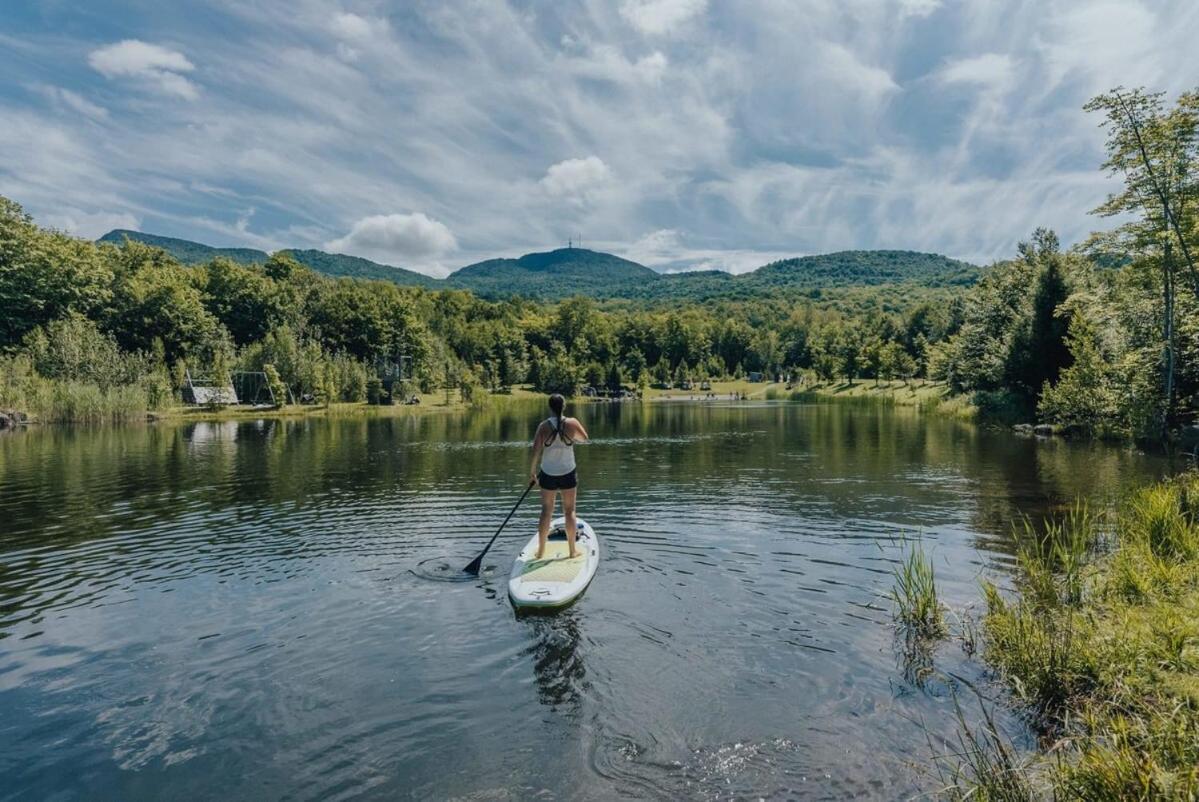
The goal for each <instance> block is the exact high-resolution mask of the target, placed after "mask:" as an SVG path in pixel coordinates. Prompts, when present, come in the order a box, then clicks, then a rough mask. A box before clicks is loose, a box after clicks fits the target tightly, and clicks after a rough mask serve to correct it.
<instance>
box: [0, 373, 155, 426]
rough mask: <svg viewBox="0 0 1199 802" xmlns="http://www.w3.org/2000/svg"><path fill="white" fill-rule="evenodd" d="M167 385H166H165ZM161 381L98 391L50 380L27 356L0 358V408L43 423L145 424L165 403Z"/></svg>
mask: <svg viewBox="0 0 1199 802" xmlns="http://www.w3.org/2000/svg"><path fill="white" fill-rule="evenodd" d="M164 385H165V386H164ZM170 395H171V389H170V385H169V383H168V382H167V380H166V378H165V377H159V376H148V377H145V378H143V380H142V381H140V382H137V383H132V384H113V385H110V386H107V387H102V386H100V385H99V384H96V383H94V382H88V381H76V380H71V379H50V378H46V377H45V376H42V375H40V374H39V373H38V372H37V371H35V370H34V369H33V367H32V365H31V364H30V361H29V360H28V359H27V358H25V357H10V358H7V359H0V408H5V409H17V410H20V411H22V412H26V413H28V414H30V415H32V416H33V418H34V419H35V420H38V421H41V422H43V423H112V422H120V421H130V420H139V419H143V418H145V416H146V412H147V411H149V410H154V409H160V408H162V407H163V406H165V405H166V404H167V403H169V399H170Z"/></svg>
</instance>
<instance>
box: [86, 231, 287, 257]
mask: <svg viewBox="0 0 1199 802" xmlns="http://www.w3.org/2000/svg"><path fill="white" fill-rule="evenodd" d="M126 239H131V240H133V241H134V242H144V243H145V244H147V245H153V246H154V247H155V248H162V249H163V250H164V251H166V252H167V253H169V254H170V255H171V256H173V257H175V258H176V259H178V260H179V261H180V262H182V263H183V264H185V265H198V264H200V263H202V262H210V261H212V260H213V259H215V258H217V257H218V256H223V257H225V258H226V259H230V260H232V261H234V262H241V263H242V264H244V265H252V264H262V263H263V262H265V261H266V260H267V257H268V256H269V254H268V253H266V252H265V251H258V250H254V249H253V248H214V247H212V246H211V245H201V244H200V243H198V242H192V241H191V240H186V239H175V238H174V237H160V236H158V235H157V234H143V233H142V232H140V231H129V230H127V229H124V228H117V229H114V230H112V231H109V232H108V233H107V234H105V235H104V236H103V237H100V239H98V240H97V242H111V243H113V244H114V245H120V244H121V243H123V242H124V241H125V240H126Z"/></svg>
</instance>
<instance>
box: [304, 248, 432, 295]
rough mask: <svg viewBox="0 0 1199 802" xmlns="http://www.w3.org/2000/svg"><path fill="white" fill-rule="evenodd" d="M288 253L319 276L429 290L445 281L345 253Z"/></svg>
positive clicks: (306, 251)
mask: <svg viewBox="0 0 1199 802" xmlns="http://www.w3.org/2000/svg"><path fill="white" fill-rule="evenodd" d="M285 253H289V254H291V257H292V258H293V259H295V260H296V261H297V262H299V263H300V264H302V265H304V266H305V267H310V268H312V269H313V270H315V271H316V272H318V273H324V274H325V275H327V276H349V277H350V278H369V279H374V280H376V281H394V282H395V283H396V284H403V285H404V286H413V287H426V288H431V289H436V288H437V287H440V286H442V284H443V282H441V281H438V280H437V279H435V278H433V277H432V276H426V275H425V274H424V273H417V272H416V271H415V270H405V269H404V268H402V267H392V266H391V265H381V264H379V263H378V262H372V261H371V260H370V259H363V258H361V257H359V256H346V255H345V254H343V253H326V252H324V251H314V250H305V251H297V250H292V249H288V250H287V251H285Z"/></svg>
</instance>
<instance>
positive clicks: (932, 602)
mask: <svg viewBox="0 0 1199 802" xmlns="http://www.w3.org/2000/svg"><path fill="white" fill-rule="evenodd" d="M891 598H892V600H893V601H894V603H895V618H896V620H897V621H899V623H900V624H901V625H902V626H903V628H904V629H905V631H906V632H907V633H908V634H910V635H915V636H918V637H921V638H939V637H941V636H943V635H945V633H946V627H945V611H944V606H943V605H942V604H941V600H940V598H938V596H937V580H936V574H935V572H934V570H933V562H932V559H931V558H930V557H928V556H926V555H925V553H924V549H923V547H922V546H921V545H920V544H919V543H915V544H914V545H913V546H912V547H911V549H909V550H908V552H907V556H906V557H905V558H904V561H903V562H902V563H901V564H900V566H899V567H898V568H896V569H895V584H894V586H893V587H892V589H891Z"/></svg>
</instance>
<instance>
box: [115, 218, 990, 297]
mask: <svg viewBox="0 0 1199 802" xmlns="http://www.w3.org/2000/svg"><path fill="white" fill-rule="evenodd" d="M126 237H128V238H129V239H131V240H136V241H138V242H144V243H146V244H148V245H154V246H156V247H159V248H162V249H163V250H165V251H167V252H168V253H170V254H171V255H172V256H174V257H175V258H176V259H178V260H179V261H180V262H183V263H184V264H199V263H202V262H207V261H209V260H211V259H213V258H215V257H218V256H223V257H225V258H227V259H232V260H234V261H236V262H241V263H243V264H256V263H257V264H260V263H262V262H264V261H266V259H267V258H268V255H267V254H266V253H265V252H263V251H259V250H254V249H252V248H213V247H211V246H208V245H202V244H200V243H198V242H191V241H190V240H184V239H175V238H173V237H160V236H156V235H154V234H143V233H142V232H140V231H126V230H124V229H117V230H116V231H110V232H108V233H107V234H105V235H104V236H103V237H101V238H100V241H101V242H115V243H118V244H119V243H121V242H123V241H124V240H125V238H126ZM287 253H290V254H291V255H292V257H294V258H295V260H296V261H297V262H299V263H300V264H303V265H305V266H307V267H310V268H312V269H313V270H316V271H317V272H319V273H324V274H326V275H329V276H350V277H353V278H365V279H380V280H384V281H391V282H394V283H396V284H400V285H403V286H414V287H426V288H429V289H465V290H470V291H471V292H473V293H475V294H476V295H478V296H480V297H483V298H503V297H508V296H512V295H521V296H524V297H526V298H537V299H543V300H552V299H556V298H563V297H567V296H570V295H589V296H591V297H593V298H600V299H627V300H631V301H648V302H664V301H665V302H669V301H676V300H677V301H707V300H716V299H721V300H729V299H733V300H736V299H749V298H755V297H759V298H760V297H764V296H777V295H780V294H781V295H788V294H792V295H793V294H797V293H809V294H810V293H812V292H815V291H818V290H821V289H824V288H834V287H855V286H876V285H880V284H907V285H914V286H923V287H953V286H967V285H970V284H973V283H974V282H975V281H977V280H978V277H979V275H980V274H981V272H982V270H981V268H979V267H977V266H976V265H972V264H969V263H967V262H960V261H958V260H956V259H950V258H949V257H947V256H941V255H940V254H935V253H919V252H917V251H840V252H838V253H826V254H821V255H818V256H802V257H797V258H795V259H784V260H782V261H779V262H772V263H770V264H768V265H764V266H762V267H759V268H758V269H757V270H753V271H751V272H749V273H743V274H741V275H737V276H734V275H731V274H729V273H725V272H723V271H719V270H704V271H694V272H684V273H658V272H657V271H655V270H652V269H650V268H648V267H646V266H645V265H641V264H638V263H637V262H632V261H629V260H628V259H622V258H621V257H619V256H614V255H612V254H610V253H601V252H599V251H591V250H587V249H586V248H559V249H557V250H553V251H545V252H541V253H530V254H526V255H524V256H522V257H520V258H519V259H488V260H486V261H484V262H477V263H475V264H472V265H467V266H466V267H463V268H460V269H459V270H457V271H455V272H454V273H452V274H451V275H450V276H449V278H446V279H435V278H431V277H429V276H426V275H424V274H422V273H417V272H415V271H412V270H404V269H403V268H399V267H390V266H388V265H382V264H379V263H378V262H372V261H370V260H369V259H362V258H359V257H357V256H346V255H343V254H333V253H326V252H324V251H318V250H288V251H287Z"/></svg>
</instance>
